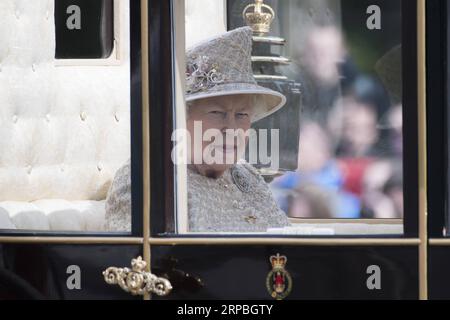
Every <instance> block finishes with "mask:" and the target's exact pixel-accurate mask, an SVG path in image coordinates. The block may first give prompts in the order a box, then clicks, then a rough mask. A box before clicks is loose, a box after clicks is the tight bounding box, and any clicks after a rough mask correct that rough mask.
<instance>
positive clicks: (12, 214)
mask: <svg viewBox="0 0 450 320" xmlns="http://www.w3.org/2000/svg"><path fill="white" fill-rule="evenodd" d="M119 3H120V5H119ZM117 4H118V5H117V7H116V8H115V10H116V15H117V18H120V21H121V23H120V27H119V26H116V27H117V28H116V32H117V35H116V40H117V41H116V43H115V47H114V52H113V54H112V55H111V57H109V58H108V59H100V60H70V59H69V60H64V61H61V60H59V61H58V60H56V59H55V48H56V43H55V39H56V38H55V14H56V12H54V1H47V0H36V1H26V2H20V1H2V2H1V3H0V30H1V31H0V105H1V108H0V229H8V230H11V229H12V230H27V231H28V230H30V231H31V230H32V231H34V230H39V231H81V232H100V231H109V230H110V229H109V228H106V226H105V203H106V198H107V194H108V190H109V189H110V186H111V183H112V181H113V179H114V176H115V174H116V171H117V170H118V169H119V168H120V167H121V166H122V165H123V164H124V163H126V162H127V159H129V158H130V140H131V139H130V55H129V10H128V5H129V4H128V1H120V2H117ZM83 10H89V9H88V8H85V7H83V6H82V7H81V12H83ZM85 12H86V14H87V11H85ZM54 13H55V14H54ZM64 13H65V10H64ZM110 18H112V17H110ZM59 20H61V19H59ZM111 23H112V21H111ZM84 26H85V27H86V28H87V26H86V25H84ZM74 32H76V31H74ZM91 32H99V30H92V31H91ZM97 36H98V35H97ZM100 36H101V35H100ZM65 45H68V44H67V43H66V44H65ZM71 45H72V46H77V45H79V43H71ZM128 191H129V190H128ZM111 230H112V228H111ZM121 230H122V231H128V230H129V222H128V223H127V224H125V225H124V226H122V228H121Z"/></svg>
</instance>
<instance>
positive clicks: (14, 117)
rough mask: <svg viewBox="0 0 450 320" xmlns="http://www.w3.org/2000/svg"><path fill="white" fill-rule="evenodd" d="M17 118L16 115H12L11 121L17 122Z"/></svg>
mask: <svg viewBox="0 0 450 320" xmlns="http://www.w3.org/2000/svg"><path fill="white" fill-rule="evenodd" d="M17 120H19V117H18V116H17V115H13V117H12V121H13V122H14V123H17Z"/></svg>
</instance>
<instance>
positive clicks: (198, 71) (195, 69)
mask: <svg viewBox="0 0 450 320" xmlns="http://www.w3.org/2000/svg"><path fill="white" fill-rule="evenodd" d="M194 59H196V60H194V61H190V62H188V63H187V66H186V87H187V90H186V92H187V93H190V94H192V93H196V92H199V91H204V90H207V89H210V88H212V87H214V86H216V85H218V84H221V83H223V82H224V81H225V76H224V75H223V74H222V73H220V72H219V66H218V65H217V64H216V63H210V62H209V57H208V56H200V57H194Z"/></svg>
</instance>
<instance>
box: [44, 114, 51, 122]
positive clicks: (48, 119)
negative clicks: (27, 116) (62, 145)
mask: <svg viewBox="0 0 450 320" xmlns="http://www.w3.org/2000/svg"><path fill="white" fill-rule="evenodd" d="M45 120H47V122H50V114H47V115H46V116H45Z"/></svg>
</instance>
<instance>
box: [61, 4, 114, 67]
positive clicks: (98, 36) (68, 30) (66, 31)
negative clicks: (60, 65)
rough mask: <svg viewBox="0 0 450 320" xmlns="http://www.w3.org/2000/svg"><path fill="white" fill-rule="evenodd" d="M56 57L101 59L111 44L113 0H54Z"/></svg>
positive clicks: (112, 41)
mask: <svg viewBox="0 0 450 320" xmlns="http://www.w3.org/2000/svg"><path fill="white" fill-rule="evenodd" d="M55 33H56V54H55V56H56V58H57V59H105V58H107V57H109V56H110V55H111V53H112V50H113V46H114V8H113V0H57V1H55Z"/></svg>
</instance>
